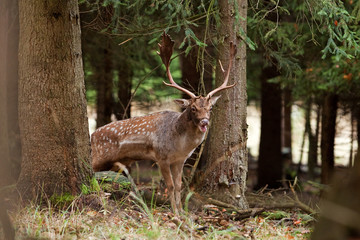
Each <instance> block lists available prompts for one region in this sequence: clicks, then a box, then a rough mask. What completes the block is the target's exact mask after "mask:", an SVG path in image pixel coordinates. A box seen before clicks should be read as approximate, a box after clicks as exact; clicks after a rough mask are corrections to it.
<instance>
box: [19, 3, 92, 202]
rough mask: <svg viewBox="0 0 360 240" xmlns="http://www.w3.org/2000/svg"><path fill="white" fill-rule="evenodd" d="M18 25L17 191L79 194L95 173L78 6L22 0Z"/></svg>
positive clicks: (31, 194)
mask: <svg viewBox="0 0 360 240" xmlns="http://www.w3.org/2000/svg"><path fill="white" fill-rule="evenodd" d="M19 19H20V44H19V122H20V133H21V143H22V147H23V155H22V166H21V173H20V177H19V181H18V189H19V191H20V193H21V194H22V196H23V198H25V199H34V198H36V197H38V196H39V194H41V195H44V194H45V195H46V196H51V195H53V194H61V193H63V192H69V193H71V194H76V193H78V192H79V190H80V185H81V183H83V182H85V181H87V180H88V179H89V177H90V176H91V173H92V170H91V167H90V148H89V132H88V122H87V116H86V100H85V87H84V73H83V66H82V53H81V43H80V19H79V10H78V3H77V1H75V0H60V1H43V0H31V1H25V0H20V1H19Z"/></svg>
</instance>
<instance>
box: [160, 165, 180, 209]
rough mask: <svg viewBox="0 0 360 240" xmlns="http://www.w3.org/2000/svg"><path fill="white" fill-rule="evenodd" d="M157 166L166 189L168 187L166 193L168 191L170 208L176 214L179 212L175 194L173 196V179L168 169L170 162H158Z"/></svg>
mask: <svg viewBox="0 0 360 240" xmlns="http://www.w3.org/2000/svg"><path fill="white" fill-rule="evenodd" d="M159 167H160V171H161V174H162V176H163V178H164V180H165V183H166V186H167V189H168V193H169V198H170V204H171V208H172V210H173V211H174V213H175V214H176V215H178V214H179V211H178V209H177V207H176V204H175V196H174V181H173V177H172V174H171V171H170V164H169V163H166V162H161V163H159Z"/></svg>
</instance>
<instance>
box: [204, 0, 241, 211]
mask: <svg viewBox="0 0 360 240" xmlns="http://www.w3.org/2000/svg"><path fill="white" fill-rule="evenodd" d="M236 6H238V7H239V9H238V13H239V15H240V16H241V18H244V19H246V11H247V1H237V3H236V4H235V3H229V2H228V1H226V0H225V1H223V0H222V1H219V9H220V16H221V20H222V22H221V26H220V28H219V30H218V33H219V38H218V39H221V41H219V45H218V46H217V47H218V50H219V59H220V60H221V62H222V64H223V66H224V68H225V69H226V68H227V66H228V62H229V43H230V41H233V42H234V43H236V45H237V47H238V51H237V55H236V56H235V59H234V65H233V67H232V69H231V72H230V79H229V84H232V83H234V82H236V83H237V85H236V86H235V87H234V88H232V89H229V90H225V91H223V92H221V94H222V97H221V98H220V100H219V101H218V102H217V104H216V106H215V107H214V114H213V117H212V126H211V131H212V132H211V136H209V141H208V144H209V146H208V148H207V149H208V150H207V151H208V152H207V154H206V156H208V157H209V158H208V159H207V163H206V168H205V170H204V173H203V175H202V177H201V181H200V182H198V189H199V190H200V191H201V192H203V193H204V194H207V195H211V196H212V197H213V198H216V199H218V200H221V201H224V202H228V203H231V204H234V205H236V206H238V207H240V208H247V207H248V204H247V201H246V199H245V195H244V193H245V190H246V174H247V159H248V156H247V147H246V140H247V124H246V104H247V94H246V45H245V43H244V42H242V41H241V40H240V38H237V26H236V25H235V22H236V20H235V16H234V15H233V9H234V8H235V7H236ZM240 27H242V28H243V29H244V30H245V29H246V21H242V20H241V22H240ZM223 81H224V74H223V72H222V71H221V68H220V66H219V65H218V66H217V68H216V85H217V86H219V85H220V84H221V83H222V82H223Z"/></svg>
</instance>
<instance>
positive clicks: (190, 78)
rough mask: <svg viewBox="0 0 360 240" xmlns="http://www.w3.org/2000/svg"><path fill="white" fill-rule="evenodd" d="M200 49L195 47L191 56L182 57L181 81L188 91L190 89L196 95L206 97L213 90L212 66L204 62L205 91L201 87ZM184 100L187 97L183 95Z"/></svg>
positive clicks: (183, 55)
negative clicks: (198, 58) (198, 62)
mask: <svg viewBox="0 0 360 240" xmlns="http://www.w3.org/2000/svg"><path fill="white" fill-rule="evenodd" d="M198 50H199V48H198V47H193V48H192V49H191V51H190V52H189V54H188V55H187V56H186V55H185V54H181V55H180V64H181V74H182V76H181V81H182V86H184V87H185V88H186V89H190V90H191V91H192V92H193V93H195V94H196V95H205V92H206V93H208V92H210V91H211V89H212V73H213V72H212V66H211V64H209V63H206V62H204V64H205V66H204V68H205V69H204V76H203V77H204V79H203V80H204V85H205V92H204V89H202V87H201V74H200V71H201V69H198V68H197V57H198V54H197V53H198ZM183 97H184V98H187V95H186V94H185V95H184V94H183Z"/></svg>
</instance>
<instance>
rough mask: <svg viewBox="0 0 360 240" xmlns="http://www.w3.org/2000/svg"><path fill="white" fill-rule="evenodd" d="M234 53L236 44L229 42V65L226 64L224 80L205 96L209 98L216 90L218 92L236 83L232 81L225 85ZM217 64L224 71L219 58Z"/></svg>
mask: <svg viewBox="0 0 360 240" xmlns="http://www.w3.org/2000/svg"><path fill="white" fill-rule="evenodd" d="M235 54H236V45H235V44H234V43H233V42H230V59H229V66H228V69H227V72H226V76H225V80H224V82H223V84H222V85H221V86H220V87H218V88H215V89H214V90H212V91H211V92H209V94H208V95H207V96H206V97H207V98H210V97H211V96H212V95H214V94H215V93H217V92H219V91H221V90H224V89H228V88H232V87H234V86H235V85H236V83H234V84H232V85H229V86H226V85H227V83H228V81H229V76H230V70H231V66H232V62H233V59H234V57H235ZM219 64H220V67H221V70H222V71H223V72H225V71H224V69H223V67H222V65H221V62H220V60H219Z"/></svg>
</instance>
